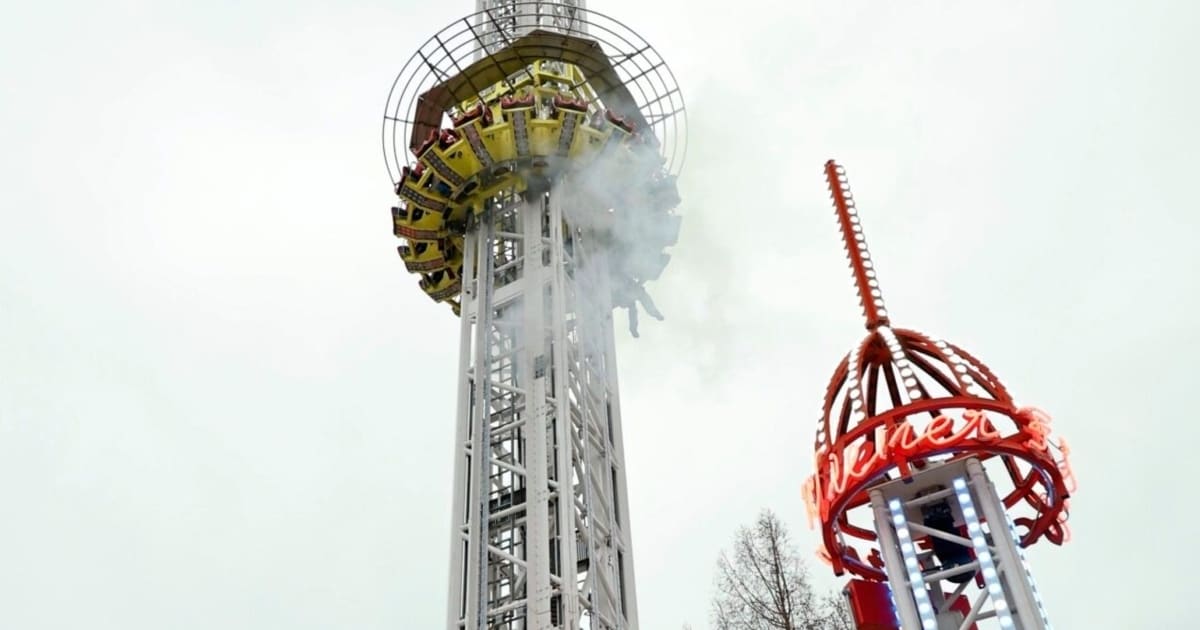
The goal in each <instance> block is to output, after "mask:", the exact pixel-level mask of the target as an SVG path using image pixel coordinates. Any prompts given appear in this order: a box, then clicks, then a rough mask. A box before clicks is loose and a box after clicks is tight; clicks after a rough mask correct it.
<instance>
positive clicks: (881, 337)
mask: <svg viewBox="0 0 1200 630" xmlns="http://www.w3.org/2000/svg"><path fill="white" fill-rule="evenodd" d="M825 174H826V178H827V179H828V182H829V187H830V192H831V193H832V197H833V202H834V209H835V210H836V211H837V216H838V223H839V225H840V227H841V231H842V238H843V243H844V245H845V246H846V250H847V254H848V255H849V258H850V266H851V269H852V270H853V273H854V280H855V284H856V286H857V288H858V293H859V296H860V298H861V299H862V307H863V315H864V318H865V320H866V327H867V330H868V331H869V332H868V334H867V337H866V338H865V339H864V340H863V341H862V343H860V344H859V345H858V346H857V348H856V349H855V350H853V351H851V352H850V353H849V354H848V355H847V356H846V358H844V359H843V360H842V361H841V363H840V364H839V365H838V366H837V368H836V369H835V370H834V374H833V378H832V379H831V380H830V383H829V386H828V388H827V389H826V393H825V404H824V409H823V417H822V420H821V424H820V426H819V427H818V430H817V438H816V441H815V444H814V450H815V453H816V473H815V474H814V475H813V476H812V477H811V478H810V479H809V481H808V482H807V483H806V484H805V491H804V494H805V499H806V500H807V501H808V503H809V508H810V516H811V517H814V518H816V519H818V520H819V521H820V524H821V530H822V538H823V542H824V549H823V550H822V553H821V555H822V556H823V557H825V559H827V560H828V561H829V562H830V563H831V564H832V566H833V569H834V572H835V573H836V574H837V575H842V574H844V573H845V572H847V571H848V572H850V573H852V574H854V575H857V576H859V577H862V578H865V579H869V580H877V581H883V580H886V575H885V574H884V572H883V562H882V559H881V558H880V554H879V549H878V545H877V541H876V537H875V532H874V529H873V527H872V526H871V521H870V519H871V517H870V514H869V512H870V510H869V509H864V510H861V511H860V510H858V508H864V507H865V506H867V503H868V499H867V488H869V487H870V486H872V485H873V484H875V483H877V482H879V481H880V480H882V479H884V478H885V476H886V478H896V477H897V476H901V477H903V476H908V475H910V474H912V472H913V470H914V469H916V470H919V469H921V468H922V467H924V466H925V465H926V464H927V463H928V462H929V461H930V460H932V459H935V458H936V459H938V460H945V459H956V458H964V457H968V456H970V457H977V458H979V459H980V460H992V459H998V461H999V462H1000V464H1001V465H1002V469H1003V471H1005V472H1007V476H1008V478H1009V481H1011V483H1012V489H1011V490H1010V491H1009V492H1007V494H1005V495H1004V504H1005V506H1006V507H1007V508H1009V510H1010V512H1012V511H1013V510H1014V509H1015V508H1016V509H1017V511H1018V513H1021V512H1023V514H1022V515H1021V516H1018V517H1017V518H1016V519H1015V522H1016V524H1017V525H1018V526H1019V527H1023V528H1024V529H1025V530H1026V531H1025V534H1024V535H1023V537H1022V541H1021V543H1022V545H1024V546H1028V545H1031V544H1033V543H1035V542H1037V541H1038V540H1040V539H1042V538H1045V539H1047V540H1049V541H1050V542H1052V543H1055V544H1062V543H1063V542H1064V541H1065V539H1066V538H1067V535H1068V534H1067V530H1066V527H1065V518H1066V511H1065V509H1066V507H1067V499H1068V497H1069V496H1070V493H1071V492H1073V491H1074V487H1073V484H1074V479H1073V477H1072V475H1071V473H1070V464H1069V462H1068V461H1067V459H1066V456H1067V453H1068V452H1069V449H1068V448H1067V447H1066V444H1065V442H1062V441H1059V443H1058V444H1054V443H1052V442H1051V441H1050V440H1049V439H1048V436H1049V432H1050V427H1049V416H1047V415H1046V414H1045V413H1044V412H1041V411H1040V410H1038V409H1035V408H1028V407H1026V408H1019V407H1017V405H1016V404H1015V403H1014V402H1013V400H1012V397H1011V396H1010V395H1009V393H1008V391H1007V389H1005V387H1004V385H1003V384H1001V383H1000V380H999V379H998V378H996V376H995V374H993V373H992V372H991V370H989V369H988V367H987V366H986V365H984V364H983V363H982V362H981V361H979V360H978V359H976V358H975V357H973V356H972V355H971V354H969V353H967V352H966V351H964V350H962V349H961V348H959V347H957V346H955V345H953V344H949V343H947V342H944V341H940V340H936V339H933V338H931V337H928V336H926V335H923V334H921V333H918V332H915V331H912V330H905V329H893V328H891V327H890V322H889V319H888V316H887V311H886V310H885V309H884V307H883V299H882V293H881V292H880V290H879V284H878V282H877V281H876V280H875V274H874V264H873V262H872V261H871V258H870V253H869V252H868V251H867V248H866V240H865V238H864V236H863V233H862V228H861V225H860V223H859V219H858V216H857V210H856V208H855V207H854V201H853V196H852V195H851V194H850V188H849V183H848V180H847V178H846V175H845V171H844V170H843V169H842V168H841V167H840V166H838V165H837V164H836V163H835V162H834V161H833V160H830V161H829V162H827V163H826V164H825ZM852 361H853V363H854V365H851V362H852ZM922 425H923V426H922ZM860 514H861V515H862V516H861V517H859V515H860ZM856 517H858V518H856ZM860 520H861V521H862V522H858V521H860Z"/></svg>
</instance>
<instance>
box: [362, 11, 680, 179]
mask: <svg viewBox="0 0 1200 630" xmlns="http://www.w3.org/2000/svg"><path fill="white" fill-rule="evenodd" d="M544 4H545V3H542V2H536V1H531V2H516V3H511V4H509V5H507V7H508V8H510V9H516V10H518V11H519V10H520V9H522V8H524V7H527V8H534V9H539V10H540V9H541V8H542V6H543V5H544ZM510 19H511V18H509V17H508V16H506V15H504V14H502V13H501V12H500V11H499V10H497V9H487V10H483V11H479V12H476V13H473V14H470V15H468V16H465V17H463V18H461V19H459V20H456V21H454V22H452V23H450V24H449V25H447V26H446V27H445V28H443V29H442V30H440V31H438V32H437V33H436V34H434V35H433V36H432V37H430V38H429V39H428V40H427V41H426V42H425V43H424V44H422V45H421V47H420V48H418V49H417V51H416V53H414V54H413V55H412V57H410V58H409V60H408V61H407V62H406V63H405V64H404V67H403V68H402V69H401V70H400V73H399V74H398V75H397V76H396V80H395V82H394V83H393V84H392V88H391V90H390V92H389V93H388V99H387V105H386V107H385V110H384V115H383V155H384V160H385V162H386V163H387V169H388V175H389V176H390V177H391V179H392V183H393V184H395V183H397V182H399V181H400V180H401V178H402V171H403V168H404V167H405V166H411V165H412V164H413V162H414V161H415V156H414V155H413V152H412V150H413V149H415V148H416V146H417V145H418V144H419V143H420V142H421V140H423V139H424V137H425V135H426V134H427V133H429V132H430V131H433V130H436V129H437V128H439V127H440V126H442V125H443V123H444V122H445V121H446V120H448V119H449V118H450V117H451V116H454V115H458V114H462V113H463V112H459V111H457V107H458V106H459V105H460V104H461V103H463V102H466V101H469V100H471V99H473V98H477V97H479V96H480V95H481V94H483V93H484V92H486V91H487V90H489V89H490V88H491V83H490V82H487V81H482V80H478V77H479V76H482V75H485V74H489V73H490V75H491V76H493V77H496V76H499V77H500V80H501V81H505V80H507V79H508V77H509V76H511V75H512V72H509V70H510V69H511V68H514V67H515V68H518V69H517V71H516V72H517V73H519V72H521V71H522V69H525V68H527V67H528V66H529V65H530V64H532V63H534V62H535V61H538V60H562V61H566V62H568V63H571V64H573V65H574V66H576V67H578V68H579V70H580V72H581V73H582V75H583V76H584V77H585V78H586V80H587V81H588V82H589V83H595V84H598V85H591V86H590V87H591V88H593V89H595V92H596V93H597V98H596V100H598V101H602V102H598V103H593V104H592V105H593V106H595V107H597V108H605V109H611V110H616V113H618V114H619V115H621V116H624V117H628V118H630V119H631V120H633V121H634V123H635V124H636V125H637V126H638V127H640V129H639V133H640V134H642V135H647V134H648V135H650V136H652V137H653V139H654V142H655V143H656V144H657V146H658V149H659V152H660V153H661V156H662V158H663V168H664V169H665V170H666V171H667V172H668V173H670V174H678V172H679V171H680V169H681V168H682V166H683V161H684V156H685V154H686V149H687V114H686V111H685V108H684V103H683V95H682V94H681V92H680V90H679V86H678V84H677V83H676V81H675V77H674V75H673V74H672V73H671V69H670V68H669V67H668V66H667V64H666V62H665V61H664V60H663V59H662V57H661V56H660V55H659V54H658V52H657V51H656V50H655V49H654V47H653V46H651V45H650V44H649V43H647V42H646V40H645V39H643V38H642V37H641V36H640V35H638V34H637V33H636V32H634V31H633V30H632V29H630V28H629V27H628V26H626V25H625V24H623V23H621V22H619V21H617V20H615V19H613V18H611V17H608V16H606V15H604V14H602V13H598V12H596V11H590V10H587V9H584V8H582V7H577V8H573V9H572V15H571V19H569V20H562V19H556V20H554V22H553V24H545V25H539V24H526V25H522V26H521V28H519V29H513V28H512V26H511V24H510V23H508V22H506V20H510ZM502 66H503V69H502ZM526 71H527V70H526ZM472 76H475V77H476V80H472ZM596 88H598V89H596ZM435 95H440V96H441V97H442V98H441V100H440V101H439V100H438V99H437V98H436V97H435Z"/></svg>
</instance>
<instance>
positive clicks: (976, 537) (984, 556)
mask: <svg viewBox="0 0 1200 630" xmlns="http://www.w3.org/2000/svg"><path fill="white" fill-rule="evenodd" d="M954 491H955V493H956V494H957V495H958V505H959V507H961V508H962V514H963V518H964V519H965V520H966V521H967V535H968V536H970V537H971V546H972V547H974V548H975V557H976V559H978V560H979V567H980V570H981V571H982V572H983V581H984V583H985V584H986V585H987V590H988V596H989V597H990V598H991V600H992V608H993V609H994V610H995V611H996V618H997V619H999V620H1000V627H1001V628H1014V627H1015V625H1014V624H1013V618H1012V612H1011V611H1010V610H1009V608H1008V600H1006V599H1005V598H1004V588H1003V587H1001V586H1000V574H999V573H998V572H997V571H996V564H995V563H994V562H992V552H991V551H990V550H988V544H987V538H985V537H984V535H983V526H982V525H980V524H979V514H977V513H976V512H975V502H974V501H973V500H972V499H971V491H970V489H968V488H967V482H966V481H964V480H963V478H962V477H959V478H957V479H955V480H954Z"/></svg>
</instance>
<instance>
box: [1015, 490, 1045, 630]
mask: <svg viewBox="0 0 1200 630" xmlns="http://www.w3.org/2000/svg"><path fill="white" fill-rule="evenodd" d="M1004 520H1005V521H1006V522H1007V523H1008V531H1009V532H1010V533H1011V534H1012V539H1013V545H1014V546H1016V548H1017V556H1019V557H1020V558H1021V567H1022V568H1024V569H1025V577H1027V578H1029V588H1030V589H1031V590H1032V591H1033V602H1034V603H1035V604H1037V608H1038V615H1040V616H1041V618H1042V625H1043V626H1045V627H1046V630H1053V628H1052V626H1051V625H1050V616H1049V615H1047V614H1046V605H1045V604H1043V603H1042V594H1041V593H1040V592H1038V587H1037V582H1036V581H1035V580H1034V579H1033V571H1032V570H1031V569H1030V568H1029V560H1028V559H1026V558H1025V548H1024V547H1022V546H1021V538H1020V537H1019V536H1017V527H1016V525H1013V522H1012V518H1011V517H1009V515H1008V512H1005V513H1004Z"/></svg>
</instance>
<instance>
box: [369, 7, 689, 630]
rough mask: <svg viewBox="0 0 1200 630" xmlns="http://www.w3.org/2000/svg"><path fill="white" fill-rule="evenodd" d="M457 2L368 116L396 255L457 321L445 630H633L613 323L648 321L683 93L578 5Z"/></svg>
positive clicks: (676, 160) (624, 33) (661, 262)
mask: <svg viewBox="0 0 1200 630" xmlns="http://www.w3.org/2000/svg"><path fill="white" fill-rule="evenodd" d="M477 9H478V11H477V12H476V13H475V14H473V15H471V16H468V17H466V18H464V19H462V20H460V21H458V22H455V23H453V24H451V26H449V27H447V28H446V29H443V30H442V31H441V32H439V33H438V34H436V35H435V36H434V37H432V38H431V39H430V40H429V41H428V42H426V44H425V45H424V46H422V47H421V49H419V50H418V52H417V54H416V55H414V56H413V58H412V59H411V60H410V62H409V64H408V65H407V66H406V67H405V69H404V70H402V71H401V74H400V77H399V78H398V79H397V81H396V84H395V85H394V86H393V90H392V94H391V95H390V97H389V102H388V110H387V112H386V113H385V119H384V147H385V157H386V158H387V161H388V166H389V171H390V172H391V173H392V176H393V182H394V183H395V186H396V192H397V195H398V196H399V198H400V204H399V205H398V206H397V207H395V208H393V221H394V228H395V234H396V236H398V237H402V238H404V239H405V244H404V245H402V246H400V248H399V249H400V255H401V257H402V258H403V259H404V261H405V264H406V267H407V268H408V269H409V270H410V271H413V272H415V273H419V274H420V276H421V279H420V286H421V288H422V289H423V290H424V291H425V292H426V293H428V294H429V295H430V296H431V297H432V298H433V299H435V300H437V301H439V302H441V301H444V302H447V303H449V304H450V305H451V306H452V307H453V309H454V310H455V312H457V313H458V314H459V316H460V317H461V332H460V339H459V347H460V355H459V370H458V377H459V388H458V414H457V425H456V427H457V428H456V433H455V440H454V454H453V457H454V467H453V471H454V472H453V497H454V498H453V504H452V517H451V529H452V535H451V540H450V549H449V560H450V577H449V583H448V585H447V586H448V592H449V597H448V605H447V611H446V619H447V622H446V627H447V628H448V629H459V628H461V629H469V630H482V629H483V628H499V629H503V630H544V629H550V628H562V629H570V630H579V629H587V630H604V629H613V630H616V629H633V628H637V627H638V616H637V596H636V589H635V583H634V567H633V559H632V551H633V549H632V543H631V538H630V531H629V509H628V503H627V501H628V493H627V486H626V479H625V470H626V469H625V461H624V457H623V452H624V448H623V442H622V440H623V435H622V417H621V406H620V400H619V394H618V386H617V367H616V357H615V352H614V334H613V315H612V311H613V308H614V306H622V307H624V308H627V309H628V310H629V313H630V324H631V328H633V329H634V330H635V335H636V316H637V309H638V307H639V304H640V305H641V306H642V308H644V309H645V310H646V311H647V312H649V313H651V314H652V315H655V316H656V317H661V316H659V315H658V313H657V311H656V310H655V307H654V305H653V303H652V302H651V301H650V299H649V297H648V296H647V295H646V292H645V289H644V288H643V285H644V283H645V282H647V281H651V280H655V279H657V278H658V276H659V274H661V272H662V270H663V267H664V266H665V264H666V262H667V260H668V258H669V257H668V256H667V255H666V254H665V253H663V249H664V248H665V247H669V246H670V245H673V244H674V243H675V240H676V238H677V235H678V227H679V221H678V216H676V215H675V214H674V211H673V209H674V207H675V206H676V205H677V203H678V201H679V199H678V196H677V194H676V192H675V180H674V175H673V173H674V172H677V170H678V168H679V165H680V162H681V161H682V142H683V129H682V123H683V106H682V100H681V98H680V96H679V90H678V88H677V87H675V85H674V81H673V79H672V78H671V77H670V72H669V70H668V69H667V68H666V66H665V64H664V63H663V62H662V60H661V59H660V58H659V57H658V56H657V54H656V53H654V51H653V48H651V47H649V46H648V45H646V44H645V43H644V42H643V41H642V40H641V39H640V38H639V37H637V36H636V34H633V33H631V32H630V31H629V30H628V29H627V28H625V27H623V26H621V25H619V23H617V22H615V21H613V20H610V19H608V18H605V17H604V16H602V15H600V14H597V13H594V12H589V11H587V10H586V7H584V4H583V2H570V1H567V0H564V1H558V2H520V1H483V0H481V1H479V2H477ZM595 25H599V26H600V27H601V29H595V28H592V29H589V26H595ZM614 29H620V33H621V37H620V38H615V37H614V38H613V41H615V42H616V44H614V43H611V42H610V41H609V40H605V39H603V38H601V39H596V38H592V37H590V36H589V35H588V33H589V31H593V32H594V31H596V30H600V31H601V32H605V33H614V32H617V31H616V30H614ZM612 59H618V61H615V62H614V61H612ZM635 91H636V93H637V94H638V98H635V97H634V96H633V95H632V94H633V93H634V92H635Z"/></svg>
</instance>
